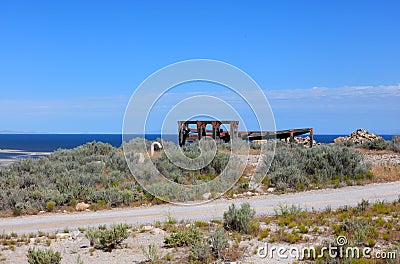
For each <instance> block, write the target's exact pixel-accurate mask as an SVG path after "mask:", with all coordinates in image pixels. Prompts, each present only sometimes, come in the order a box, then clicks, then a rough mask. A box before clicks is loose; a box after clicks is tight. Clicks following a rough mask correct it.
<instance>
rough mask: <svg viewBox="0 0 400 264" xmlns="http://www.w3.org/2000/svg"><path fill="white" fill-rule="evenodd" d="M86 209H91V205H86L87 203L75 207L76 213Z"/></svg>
mask: <svg viewBox="0 0 400 264" xmlns="http://www.w3.org/2000/svg"><path fill="white" fill-rule="evenodd" d="M86 209H89V205H88V204H86V203H78V204H77V205H76V206H75V210H76V211H85V210H86Z"/></svg>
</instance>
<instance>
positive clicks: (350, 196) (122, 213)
mask: <svg viewBox="0 0 400 264" xmlns="http://www.w3.org/2000/svg"><path fill="white" fill-rule="evenodd" d="M399 194H400V181H398V182H392V183H381V184H370V185H365V186H355V187H345V188H340V189H324V190H315V191H308V192H300V193H290V194H282V195H272V194H270V195H262V196H253V197H250V198H241V199H234V200H226V199H219V200H216V201H214V202H210V203H206V204H202V205H196V206H176V205H169V204H168V205H157V206H150V207H136V208H128V209H113V210H105V211H98V212H83V213H49V214H42V215H33V216H22V217H13V218H3V219H0V231H4V232H6V233H8V232H12V231H14V232H17V233H29V232H37V231H38V230H41V231H46V232H47V231H55V230H63V229H64V228H66V227H68V228H69V229H70V230H71V229H75V228H78V227H88V226H97V225H99V224H112V223H120V222H125V223H129V224H132V225H137V224H145V223H150V224H151V223H154V222H155V221H164V220H166V217H167V215H168V214H170V215H171V216H172V217H174V218H176V219H178V220H181V219H190V220H210V219H221V218H222V215H223V212H224V211H225V210H227V208H228V206H229V205H230V204H231V203H242V202H249V203H250V205H251V206H252V207H253V208H254V209H255V210H256V212H257V213H258V214H273V213H274V208H275V207H277V206H279V205H280V204H288V205H291V204H294V205H300V206H302V207H303V208H307V209H312V208H315V209H324V208H326V207H327V206H331V207H332V209H335V208H337V207H340V206H343V205H356V204H357V203H358V202H360V201H361V200H362V199H367V200H369V201H371V202H372V201H375V200H386V201H393V200H395V199H398V198H399Z"/></svg>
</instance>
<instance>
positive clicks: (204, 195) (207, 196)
mask: <svg viewBox="0 0 400 264" xmlns="http://www.w3.org/2000/svg"><path fill="white" fill-rule="evenodd" d="M202 197H203V200H210V198H211V193H210V192H208V193H204V194H203V195H202Z"/></svg>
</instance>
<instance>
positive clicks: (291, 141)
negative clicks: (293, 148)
mask: <svg viewBox="0 0 400 264" xmlns="http://www.w3.org/2000/svg"><path fill="white" fill-rule="evenodd" d="M293 142H294V131H293V130H290V143H293Z"/></svg>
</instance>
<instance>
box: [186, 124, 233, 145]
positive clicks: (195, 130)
mask: <svg viewBox="0 0 400 264" xmlns="http://www.w3.org/2000/svg"><path fill="white" fill-rule="evenodd" d="M221 125H229V131H228V130H226V131H225V130H223V128H221ZM193 126H194V127H193ZM238 126H239V121H231V120H228V121H211V120H201V121H199V120H196V121H178V131H179V145H180V146H183V145H185V143H186V141H187V140H190V141H193V140H195V139H198V140H200V139H201V138H203V137H211V138H213V139H221V140H224V141H225V142H229V141H230V139H231V137H238V135H239V133H238Z"/></svg>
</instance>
